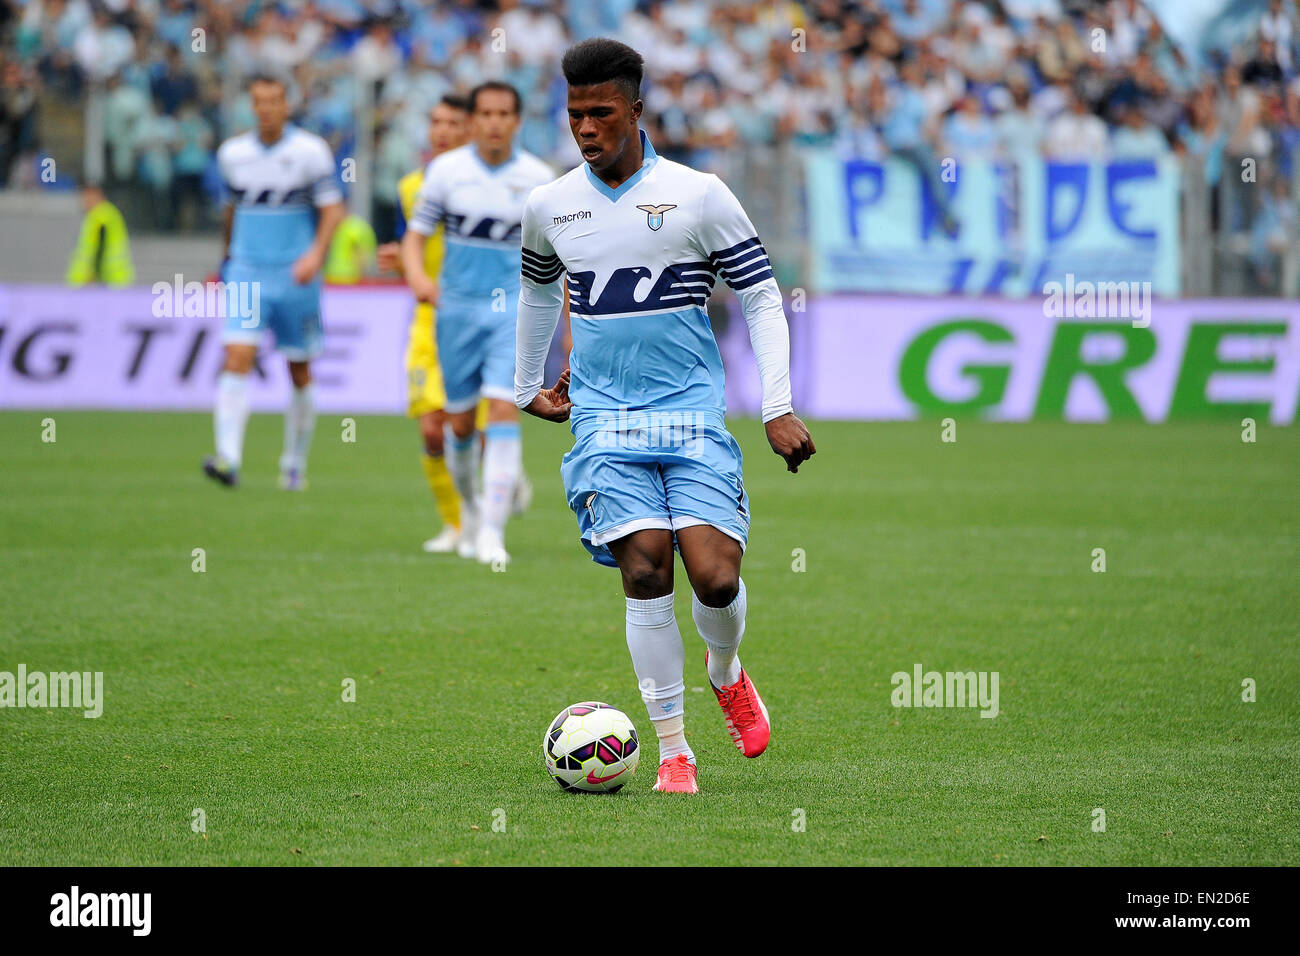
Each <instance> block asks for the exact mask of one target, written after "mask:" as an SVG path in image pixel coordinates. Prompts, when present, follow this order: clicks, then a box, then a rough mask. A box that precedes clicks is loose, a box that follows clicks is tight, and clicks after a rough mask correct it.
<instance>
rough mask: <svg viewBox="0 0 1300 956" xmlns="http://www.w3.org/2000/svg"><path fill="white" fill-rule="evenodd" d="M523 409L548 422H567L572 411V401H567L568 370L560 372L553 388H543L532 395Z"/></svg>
mask: <svg viewBox="0 0 1300 956" xmlns="http://www.w3.org/2000/svg"><path fill="white" fill-rule="evenodd" d="M524 411H526V412H527V413H528V414H529V415H536V416H537V417H538V418H544V419H546V420H547V421H548V422H567V421H568V420H569V413H570V412H571V411H573V402H571V401H569V370H568V369H567V368H566V369H565V370H564V371H563V372H561V373H560V380H559V381H558V382H556V383H555V387H554V388H544V389H542V390H541V391H540V392H538V393H537V394H536V395H535V396H533V400H532V401H531V402H529V403H528V407H527V408H525V409H524Z"/></svg>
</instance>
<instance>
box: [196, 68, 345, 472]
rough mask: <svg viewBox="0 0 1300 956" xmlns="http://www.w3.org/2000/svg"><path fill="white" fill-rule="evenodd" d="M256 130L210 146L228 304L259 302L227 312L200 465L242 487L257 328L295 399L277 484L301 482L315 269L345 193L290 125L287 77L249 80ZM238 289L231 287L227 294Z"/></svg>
mask: <svg viewBox="0 0 1300 956" xmlns="http://www.w3.org/2000/svg"><path fill="white" fill-rule="evenodd" d="M249 95H250V97H251V98H252V101H253V112H254V114H255V115H256V116H257V128H256V129H255V130H250V131H249V132H247V133H243V134H241V135H239V136H235V137H232V138H231V139H228V140H226V141H225V142H224V143H222V144H221V148H220V149H219V150H217V166H218V168H219V170H220V173H221V180H222V184H223V189H224V191H225V193H226V195H227V200H228V201H227V205H226V210H225V255H226V260H227V261H226V264H225V267H224V268H223V270H222V280H223V281H224V282H225V283H226V284H227V288H228V295H229V297H230V301H231V302H232V303H234V302H235V301H237V300H238V301H243V302H249V303H256V305H257V308H254V309H251V310H250V311H251V313H252V314H251V315H245V314H244V311H243V310H241V309H236V308H228V309H227V310H226V320H225V328H224V330H223V333H222V341H223V342H224V343H225V364H224V366H223V368H222V372H221V377H220V378H219V379H218V382H217V402H216V409H215V411H214V414H213V419H214V431H215V433H216V445H217V454H216V455H215V456H210V457H208V458H205V459H204V461H203V471H204V472H205V473H206V474H207V475H208V477H210V478H212V479H213V480H215V481H218V482H220V483H221V484H223V485H227V486H230V487H233V486H235V485H237V484H238V483H239V468H240V464H241V462H242V460H243V456H244V429H245V427H246V426H247V424H248V412H249V401H248V372H249V370H250V369H252V367H253V361H254V360H255V359H256V357H257V346H258V342H259V341H260V340H261V338H262V335H263V333H264V332H265V331H266V330H267V329H270V330H271V331H272V332H273V333H274V334H275V347H276V350H277V351H279V352H280V353H281V354H282V355H284V357H285V358H286V359H287V360H288V362H289V377H290V379H292V381H293V395H292V397H291V398H290V400H289V407H288V409H287V410H286V411H285V415H284V452H283V454H282V455H281V456H280V487H281V488H284V489H286V490H289V491H299V490H301V489H302V488H303V487H305V483H306V473H307V450H308V448H310V446H311V435H312V430H313V429H314V427H315V423H316V407H315V397H314V394H313V391H314V390H313V387H312V383H311V360H312V359H313V358H315V357H316V356H317V355H319V354H320V351H321V344H322V343H321V334H322V332H321V318H320V296H321V279H320V275H319V273H320V270H321V266H322V265H323V263H324V262H325V255H326V253H327V252H328V250H329V244H330V239H331V237H332V236H333V234H334V229H335V228H336V227H337V226H338V224H339V223H340V222H341V221H342V220H343V193H342V190H341V187H340V185H339V179H338V174H337V172H336V171H335V166H334V155H333V153H332V152H331V151H330V148H329V146H328V145H327V144H326V142H325V141H324V140H323V139H321V138H320V137H319V136H316V135H314V134H312V133H308V132H307V131H306V130H302V129H299V128H298V127H296V126H294V125H292V124H290V123H289V100H288V96H287V93H286V90H285V85H284V82H283V81H281V80H279V79H276V78H274V77H270V76H256V77H254V78H253V79H252V81H251V82H250V84H249ZM229 290H236V291H233V292H231V291H229Z"/></svg>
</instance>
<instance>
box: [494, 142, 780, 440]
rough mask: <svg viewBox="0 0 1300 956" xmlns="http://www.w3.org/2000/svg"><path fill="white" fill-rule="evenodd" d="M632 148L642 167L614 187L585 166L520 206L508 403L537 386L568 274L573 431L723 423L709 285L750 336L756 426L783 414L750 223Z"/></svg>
mask: <svg viewBox="0 0 1300 956" xmlns="http://www.w3.org/2000/svg"><path fill="white" fill-rule="evenodd" d="M641 142H642V147H643V150H644V153H645V159H644V162H643V163H642V166H641V169H640V170H638V171H637V172H636V173H635V174H633V175H632V176H631V178H629V179H628V180H627V181H626V182H624V183H623V184H622V185H620V186H619V187H618V188H617V189H611V188H610V187H609V186H607V185H606V184H605V183H603V182H601V181H600V180H599V179H598V178H597V177H596V176H595V174H594V173H592V172H591V169H590V167H588V166H587V165H586V164H585V163H584V164H583V165H581V166H579V167H578V168H577V169H574V170H573V171H571V172H569V173H568V174H566V175H564V176H562V177H560V178H559V179H557V180H555V181H554V182H552V183H549V184H548V185H545V186H539V187H537V188H536V189H534V190H533V192H532V194H531V195H530V196H529V198H528V203H527V205H526V207H525V209H524V216H523V264H522V281H521V283H520V291H519V318H518V328H517V335H516V357H515V402H516V404H517V405H519V407H520V408H523V407H525V406H527V405H528V404H529V403H530V402H531V401H532V400H533V398H534V397H536V395H537V393H538V391H540V390H541V388H542V387H543V383H542V373H543V364H544V363H545V361H546V353H547V350H548V348H549V346H550V342H551V337H552V335H554V333H555V325H556V322H557V321H558V319H559V315H560V310H561V308H562V306H563V292H562V289H561V286H560V279H561V277H563V276H565V274H566V273H567V279H566V282H567V285H568V290H569V317H570V324H571V326H572V330H573V352H572V353H571V355H570V366H569V367H570V385H569V398H570V400H571V401H572V402H573V403H574V412H573V415H574V421H575V423H576V422H580V421H582V420H583V419H584V418H586V417H587V416H588V415H589V414H600V413H601V412H609V411H616V410H618V409H630V410H641V409H671V410H676V409H682V410H686V409H693V410H712V411H716V412H718V413H719V414H722V413H724V412H725V406H726V402H725V398H724V377H723V369H722V358H721V356H720V355H719V354H718V345H717V341H716V340H715V339H714V336H713V330H712V328H711V327H710V325H709V319H708V315H707V314H706V312H705V310H704V305H705V303H706V302H707V301H708V297H709V293H710V291H711V290H712V289H713V283H714V282H715V281H716V279H717V277H718V276H721V277H722V279H723V280H724V281H725V282H726V283H727V285H728V286H729V287H730V288H731V289H733V290H734V291H735V292H736V294H737V296H738V297H739V298H740V303H741V309H742V311H743V312H744V315H745V321H746V323H747V325H748V326H749V337H750V342H751V343H752V345H753V348H754V353H755V355H756V357H757V359H758V369H759V378H760V380H761V382H762V387H763V421H765V422H766V421H770V420H771V419H773V418H776V417H777V416H779V415H784V414H786V413H788V412H790V411H791V410H792V409H791V403H790V337H789V331H788V329H787V326H786V318H785V310H784V308H783V306H782V303H781V292H780V290H779V289H778V288H777V284H776V280H775V279H774V278H773V276H772V265H771V262H770V261H769V260H768V256H767V250H766V249H764V248H763V244H762V243H761V242H760V241H759V239H758V236H757V235H756V234H755V230H754V226H753V224H752V223H751V222H750V221H749V217H748V216H746V215H745V211H744V210H743V209H742V208H741V206H740V203H739V202H738V201H737V200H736V197H735V196H734V195H732V193H731V190H729V189H728V188H727V187H726V186H725V185H724V184H723V183H722V181H721V180H719V179H718V177H717V176H714V175H712V174H709V173H701V172H699V171H697V170H694V169H691V168H689V167H687V166H683V165H681V164H680V163H674V162H672V161H670V160H666V159H662V158H660V157H659V156H657V155H656V154H655V151H654V148H653V146H652V145H651V144H650V141H649V139H648V138H647V137H646V135H645V133H644V132H642V133H641Z"/></svg>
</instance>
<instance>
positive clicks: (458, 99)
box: [438, 93, 469, 113]
mask: <svg viewBox="0 0 1300 956" xmlns="http://www.w3.org/2000/svg"><path fill="white" fill-rule="evenodd" d="M438 105H439V106H450V107H451V108H452V109H454V110H460V111H461V112H462V113H468V112H469V97H468V96H466V95H465V94H464V93H444V94H443V95H442V99H440V100H439V101H438Z"/></svg>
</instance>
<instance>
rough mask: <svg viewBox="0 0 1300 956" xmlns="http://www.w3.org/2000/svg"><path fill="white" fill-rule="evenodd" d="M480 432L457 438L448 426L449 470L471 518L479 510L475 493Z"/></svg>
mask: <svg viewBox="0 0 1300 956" xmlns="http://www.w3.org/2000/svg"><path fill="white" fill-rule="evenodd" d="M477 445H478V434H477V433H476V432H473V433H471V434H470V435H469V437H468V438H457V437H456V435H455V434H454V433H453V432H452V430H451V427H450V426H448V428H447V443H446V445H445V448H446V452H445V454H446V456H447V470H448V471H450V472H451V480H452V481H453V482H455V484H456V492H457V493H458V494H459V495H460V500H461V503H462V505H463V506H464V508H465V510H466V511H468V512H469V514H470V516H471V518H473V516H474V515H475V514H477V512H478V497H477V495H475V494H474V472H475V471H476V470H477V469H476V468H475V467H474V466H475V465H476V464H478V451H477V447H476V446H477Z"/></svg>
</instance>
